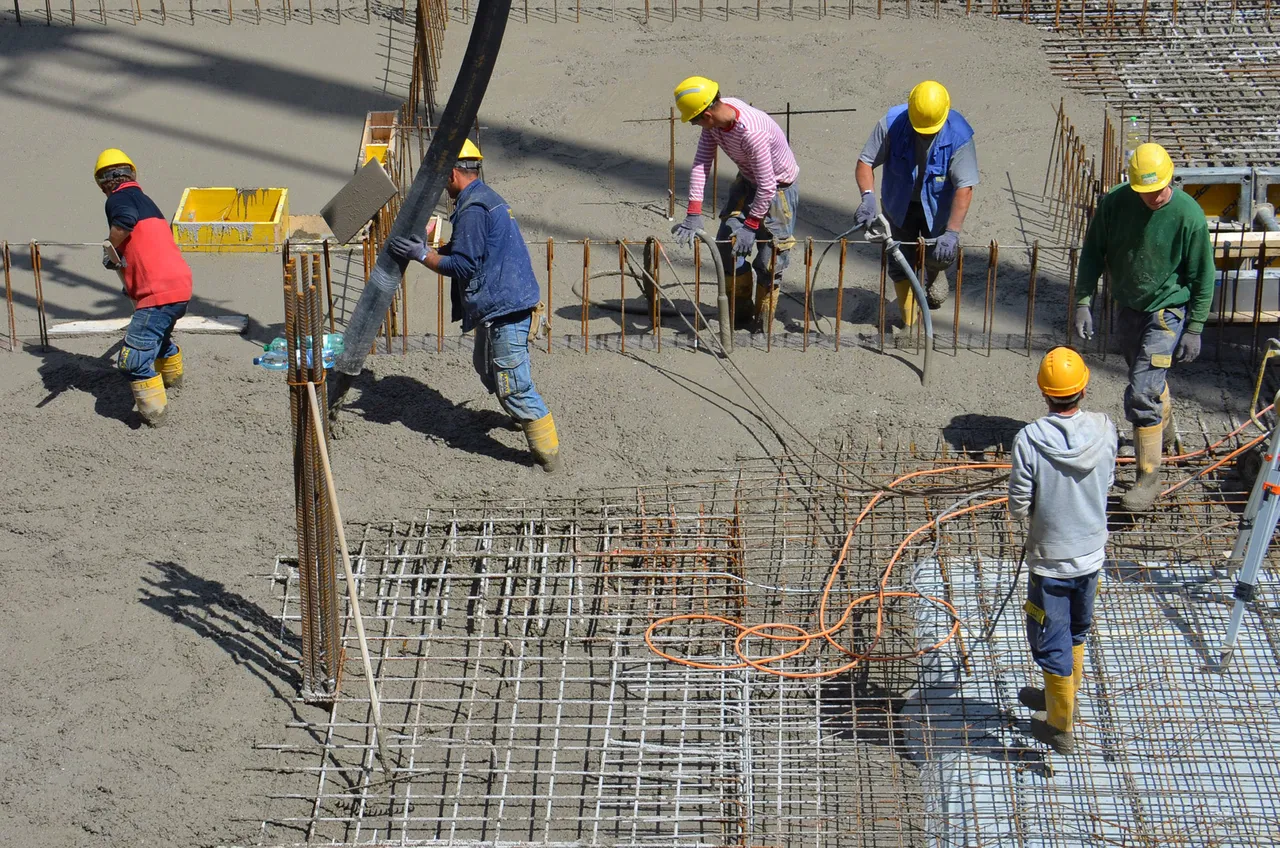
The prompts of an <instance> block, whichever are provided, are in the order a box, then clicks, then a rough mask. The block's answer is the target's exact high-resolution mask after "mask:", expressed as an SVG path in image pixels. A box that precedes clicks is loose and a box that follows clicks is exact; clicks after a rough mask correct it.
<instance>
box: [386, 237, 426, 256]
mask: <svg viewBox="0 0 1280 848" xmlns="http://www.w3.org/2000/svg"><path fill="white" fill-rule="evenodd" d="M387 251H388V252H390V254H391V255H392V256H394V257H395V258H396V259H399V260H402V261H404V262H408V261H409V260H413V261H414V262H422V261H423V260H425V259H426V258H427V243H426V241H425V240H423V238H422V236H392V237H391V238H389V239H387Z"/></svg>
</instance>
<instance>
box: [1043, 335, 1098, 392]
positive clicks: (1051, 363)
mask: <svg viewBox="0 0 1280 848" xmlns="http://www.w3.org/2000/svg"><path fill="white" fill-rule="evenodd" d="M1036 385H1038V386H1039V387H1040V391H1042V392H1044V393H1045V394H1046V395H1048V396H1049V397H1052V398H1069V397H1071V396H1072V395H1078V394H1080V393H1081V392H1083V391H1084V387H1085V386H1087V385H1089V366H1088V365H1085V364H1084V360H1083V359H1081V358H1080V354H1078V353H1076V352H1075V351H1074V350H1072V349H1071V348H1069V347H1055V348H1053V349H1052V350H1050V351H1049V352H1048V353H1046V354H1045V355H1044V359H1042V360H1040V373H1039V374H1037V375H1036Z"/></svg>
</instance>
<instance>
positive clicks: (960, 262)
mask: <svg viewBox="0 0 1280 848" xmlns="http://www.w3.org/2000/svg"><path fill="white" fill-rule="evenodd" d="M963 286H964V246H963V245H961V246H960V248H959V249H958V250H956V295H955V298H956V303H955V317H954V318H952V319H951V352H952V353H953V354H954V353H957V352H958V351H959V350H960V292H961V291H962V289H963Z"/></svg>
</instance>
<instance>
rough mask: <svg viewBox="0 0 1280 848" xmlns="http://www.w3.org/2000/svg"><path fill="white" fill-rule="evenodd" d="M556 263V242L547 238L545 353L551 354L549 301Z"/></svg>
mask: <svg viewBox="0 0 1280 848" xmlns="http://www.w3.org/2000/svg"><path fill="white" fill-rule="evenodd" d="M555 261H556V240H555V239H554V238H552V237H551V236H547V313H546V315H547V353H550V352H551V313H552V306H551V304H552V303H554V302H555V301H553V300H552V299H551V276H552V269H553V268H554V267H555Z"/></svg>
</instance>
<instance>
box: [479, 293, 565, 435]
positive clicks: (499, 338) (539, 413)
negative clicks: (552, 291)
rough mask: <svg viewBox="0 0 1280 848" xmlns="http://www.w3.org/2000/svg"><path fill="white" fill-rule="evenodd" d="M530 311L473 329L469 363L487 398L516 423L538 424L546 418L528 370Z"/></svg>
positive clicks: (544, 407)
mask: <svg viewBox="0 0 1280 848" xmlns="http://www.w3.org/2000/svg"><path fill="white" fill-rule="evenodd" d="M532 323H533V313H532V312H531V311H528V310H526V311H524V312H517V313H515V314H514V315H504V316H502V317H501V318H495V319H494V320H492V321H486V322H484V323H482V324H479V325H477V326H476V346H475V350H474V352H473V353H472V357H471V362H472V364H473V365H474V366H475V369H476V373H477V374H479V375H480V382H481V383H484V387H485V388H486V389H488V390H489V394H491V395H497V396H498V403H499V404H501V405H502V408H503V409H505V410H506V411H507V414H508V415H510V416H511V417H512V418H514V419H515V420H516V421H537V420H538V419H539V418H544V417H546V416H547V415H548V414H549V410H548V409H547V405H546V403H544V402H543V400H542V395H540V394H538V390H537V389H536V388H534V385H533V372H532V371H531V370H530V368H529V326H530V325H531V324H532Z"/></svg>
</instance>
